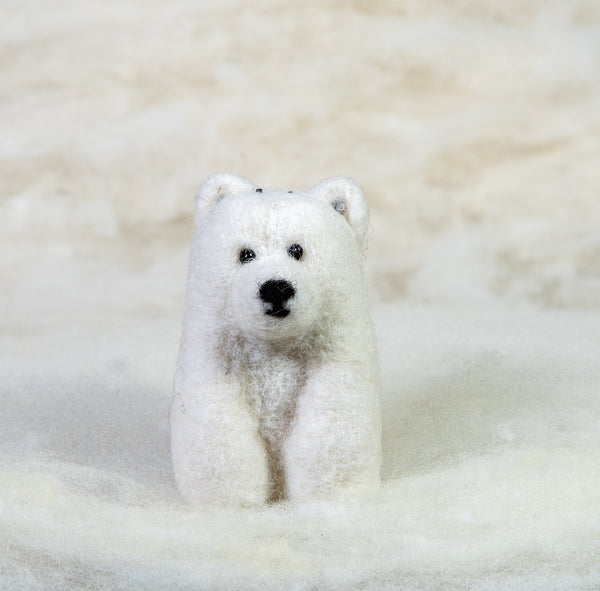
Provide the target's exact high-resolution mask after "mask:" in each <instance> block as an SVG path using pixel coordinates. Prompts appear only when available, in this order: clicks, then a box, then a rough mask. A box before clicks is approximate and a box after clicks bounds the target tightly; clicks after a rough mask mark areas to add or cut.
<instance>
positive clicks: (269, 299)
mask: <svg viewBox="0 0 600 591" xmlns="http://www.w3.org/2000/svg"><path fill="white" fill-rule="evenodd" d="M258 295H259V297H260V299H261V300H262V301H263V302H265V304H270V305H271V307H270V308H268V309H267V310H265V314H268V315H269V316H275V317H276V318H285V317H286V316H287V315H288V314H289V313H290V311H289V310H288V309H287V308H286V307H285V305H286V303H287V302H288V300H291V299H292V298H293V297H294V296H295V295H296V290H295V289H294V286H293V285H292V284H291V283H290V282H289V281H286V280H285V279H269V281H265V282H264V283H263V284H262V285H261V286H260V289H259V290H258Z"/></svg>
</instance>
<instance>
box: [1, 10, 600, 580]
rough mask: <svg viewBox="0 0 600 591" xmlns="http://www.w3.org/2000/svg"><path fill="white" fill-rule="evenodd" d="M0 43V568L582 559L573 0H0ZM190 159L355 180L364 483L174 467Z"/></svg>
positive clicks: (491, 576)
mask: <svg viewBox="0 0 600 591" xmlns="http://www.w3.org/2000/svg"><path fill="white" fill-rule="evenodd" d="M0 46H1V47H0V49H1V52H0V56H1V62H0V63H1V65H0V68H1V73H2V77H1V80H2V82H1V84H0V121H2V133H1V134H0V286H1V289H0V417H1V421H0V589H11V590H31V589H40V590H41V589H43V590H44V591H46V590H54V589H56V590H59V589H60V590H63V589H82V590H83V589H85V590H89V589H128V590H129V589H156V590H159V589H160V590H164V589H240V590H242V589H244V590H246V589H332V590H333V589H356V588H360V589H368V590H380V589H408V590H410V589H440V590H442V589H443V590H448V589H461V590H462V589H472V590H502V591H505V590H511V589H514V590H519V591H521V590H523V589H526V590H533V589H540V590H542V589H543V590H544V591H545V590H548V589H552V590H565V591H566V590H592V589H597V588H598V587H599V585H600V561H599V560H598V556H600V263H599V261H600V232H599V230H598V228H600V198H599V196H600V176H599V175H598V162H599V154H600V8H599V5H598V3H597V2H596V1H595V0H561V1H556V2H554V1H552V0H531V1H528V2H522V1H521V0H502V1H500V0H460V1H458V0H454V1H449V0H431V1H428V2H417V1H413V0H407V1H406V2H392V1H390V2H387V1H384V0H381V1H377V2H362V1H358V0H357V1H355V2H345V3H343V2H334V1H325V2H319V3H310V2H309V3H303V4H299V3H298V2H291V1H287V0H285V1H283V0H281V1H280V0H273V1H272V2H270V1H269V2H266V1H265V2H263V1H260V2H258V3H243V2H240V1H238V0H227V1H219V2H213V1H212V0H206V1H203V2H201V3H196V2H191V1H189V0H174V1H173V2H158V1H154V0H148V1H144V2H142V1H141V0H139V1H137V0H125V1H123V2H118V3H115V2H99V1H92V2H84V3H76V2H66V1H65V0H48V1H47V2H44V3H40V2H33V1H32V0H31V1H30V0H18V1H17V0H5V1H4V2H3V3H2V5H1V6H0ZM216 170H234V171H236V172H239V173H240V174H242V175H244V176H245V177H248V178H252V179H255V180H256V181H258V182H260V183H261V186H264V187H281V188H283V189H285V190H287V189H288V188H289V189H298V190H303V189H305V188H306V187H308V186H309V185H310V184H311V182H312V180H313V179H319V178H324V177H326V176H328V175H331V174H342V175H348V176H351V177H353V178H356V179H357V181H359V182H360V184H361V185H362V186H363V188H364V190H365V194H366V195H367V196H368V198H369V204H370V207H371V226H370V228H369V230H368V232H367V238H368V252H367V258H366V279H367V284H368V288H369V291H370V293H371V296H372V310H373V313H374V314H373V319H374V323H375V328H376V333H377V338H378V346H379V351H380V361H381V373H382V417H383V421H382V428H383V435H382V444H383V449H382V467H381V478H382V486H381V489H380V491H379V493H378V494H377V495H375V497H374V498H372V499H370V500H368V501H346V502H343V503H339V502H325V501H315V502H312V503H308V504H302V505H299V506H291V505H289V504H287V503H285V502H284V503H281V504H275V505H271V506H266V507H262V508H258V509H224V508H211V509H208V508H203V509H198V508H191V507H190V506H189V505H187V504H186V503H185V502H184V501H183V500H182V499H181V497H180V496H179V494H178V492H177V490H176V486H175V480H174V475H173V471H172V466H171V458H170V449H169V448H170V444H169V437H170V436H169V421H168V414H169V406H170V403H171V392H172V378H173V368H174V367H175V365H176V359H177V347H178V342H179V334H180V329H181V318H182V315H183V300H184V286H185V276H186V264H187V258H188V251H189V241H190V236H191V233H192V229H193V228H192V221H193V220H192V216H191V206H192V204H191V200H190V195H192V194H193V191H194V189H195V187H196V184H197V182H198V179H201V178H205V177H207V176H208V175H209V174H211V173H212V172H213V171H216Z"/></svg>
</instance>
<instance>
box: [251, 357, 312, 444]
mask: <svg viewBox="0 0 600 591" xmlns="http://www.w3.org/2000/svg"><path fill="white" fill-rule="evenodd" d="M242 373H243V382H244V383H245V391H246V397H247V400H248V403H249V404H250V407H251V409H252V412H253V414H254V415H255V416H256V418H257V420H258V424H259V428H260V429H261V431H262V433H263V435H264V436H265V437H266V438H267V439H268V440H271V442H272V443H278V441H279V440H280V439H281V438H282V437H283V435H284V434H285V432H286V430H287V428H288V427H289V424H290V422H291V421H292V419H293V418H294V412H295V408H296V401H297V399H298V396H299V395H300V392H301V391H302V388H303V386H304V382H305V379H306V378H305V375H306V368H305V364H304V363H303V362H302V361H301V360H298V359H294V358H289V357H285V356H268V357H266V358H263V359H262V360H260V361H259V362H255V363H247V364H245V367H243V369H242Z"/></svg>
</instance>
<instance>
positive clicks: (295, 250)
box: [288, 244, 304, 261]
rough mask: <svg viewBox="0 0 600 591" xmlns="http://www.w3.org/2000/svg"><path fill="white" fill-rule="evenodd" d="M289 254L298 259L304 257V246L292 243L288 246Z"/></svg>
mask: <svg viewBox="0 0 600 591" xmlns="http://www.w3.org/2000/svg"><path fill="white" fill-rule="evenodd" d="M288 254H289V255H290V256H291V257H293V258H295V259H296V260H297V261H299V260H300V259H301V258H302V255H303V254H304V251H303V250H302V247H301V246H300V245H299V244H292V245H291V246H290V247H289V248H288Z"/></svg>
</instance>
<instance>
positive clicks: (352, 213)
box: [309, 176, 369, 245]
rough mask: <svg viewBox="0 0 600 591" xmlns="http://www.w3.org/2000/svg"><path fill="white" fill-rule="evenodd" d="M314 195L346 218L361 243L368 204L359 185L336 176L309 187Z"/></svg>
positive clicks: (367, 215) (367, 222)
mask: <svg viewBox="0 0 600 591" xmlns="http://www.w3.org/2000/svg"><path fill="white" fill-rule="evenodd" d="M309 193H312V194H313V195H314V196H315V197H317V198H319V199H322V200H323V201H325V202H327V203H329V205H331V207H333V209H335V210H336V211H337V212H338V213H339V214H341V215H343V216H344V217H345V218H346V221H347V222H348V224H349V225H350V227H351V228H352V230H353V231H354V234H355V235H356V238H357V240H358V242H359V243H360V244H361V245H362V244H363V242H364V240H365V236H366V234H367V229H368V227H369V205H368V203H367V199H366V198H365V194H364V193H363V190H362V188H361V186H360V185H359V184H358V183H356V182H354V181H353V180H352V179H349V178H347V177H343V176H336V177H333V178H330V179H325V180H324V181H321V182H320V183H319V184H318V185H315V186H314V187H313V188H312V189H309Z"/></svg>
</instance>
